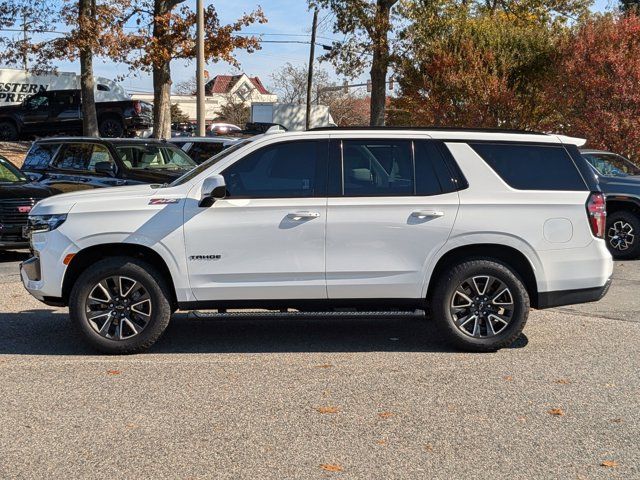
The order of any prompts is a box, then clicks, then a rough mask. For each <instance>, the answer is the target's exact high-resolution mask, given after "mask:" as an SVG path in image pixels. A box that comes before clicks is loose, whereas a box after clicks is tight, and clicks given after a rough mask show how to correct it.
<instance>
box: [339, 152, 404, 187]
mask: <svg viewBox="0 0 640 480" xmlns="http://www.w3.org/2000/svg"><path fill="white" fill-rule="evenodd" d="M342 171H343V185H344V195H345V196H348V197H353V196H355V197H361V196H397V195H413V193H414V169H413V154H412V147H411V142H410V141H405V140H400V141H395V140H394V141H377V140H347V141H344V142H342Z"/></svg>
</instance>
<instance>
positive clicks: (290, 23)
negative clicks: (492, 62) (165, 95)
mask: <svg viewBox="0 0 640 480" xmlns="http://www.w3.org/2000/svg"><path fill="white" fill-rule="evenodd" d="M189 3H191V4H195V0H189ZM210 3H212V2H211V0H209V1H205V4H210ZM214 5H215V6H216V8H217V10H218V13H219V15H220V18H221V21H222V22H224V23H228V22H233V21H234V20H235V19H237V18H238V17H240V16H241V15H242V14H243V13H245V12H249V11H252V10H253V9H255V8H256V6H257V5H261V6H262V9H263V10H264V12H265V15H266V16H267V18H268V20H269V22H268V23H266V24H264V25H254V26H251V27H248V28H246V29H245V31H246V32H247V33H259V34H264V37H263V39H264V40H299V41H305V40H308V35H309V32H310V29H311V19H312V15H311V13H310V12H309V10H308V8H307V1H306V0H262V1H259V0H215V2H214ZM616 5H617V0H596V1H595V3H594V5H593V10H597V11H603V10H606V9H611V8H613V7H615V6H616ZM329 20H330V19H329ZM330 23H331V22H330V21H325V22H321V24H320V29H319V32H318V35H319V38H318V42H319V43H331V40H332V39H339V36H338V35H336V34H334V33H333V32H332V31H331V25H330ZM237 58H238V60H239V61H240V69H241V70H242V71H244V72H246V73H247V74H249V75H253V76H255V75H257V76H259V77H260V78H261V79H262V80H263V82H264V83H265V84H267V85H269V83H270V78H269V77H270V75H271V73H272V72H274V71H275V70H277V69H278V68H279V67H281V66H283V65H284V64H286V63H287V62H291V63H293V64H294V65H302V64H305V63H306V62H307V61H308V58H309V46H308V45H303V44H270V43H264V44H263V46H262V50H260V51H258V52H256V53H254V54H247V53H243V52H238V54H237ZM94 67H95V73H96V75H98V76H103V77H107V78H114V77H117V76H121V75H122V76H125V75H127V78H125V80H124V81H123V82H122V83H123V86H124V87H125V88H126V89H127V90H130V91H151V90H152V83H151V78H150V77H149V76H148V75H141V74H137V75H131V74H129V73H128V68H127V66H126V65H118V64H114V63H112V62H108V63H104V62H102V61H100V60H97V61H96V62H95V65H94ZM322 68H325V69H327V70H329V71H330V72H331V73H332V68H331V66H330V65H329V64H323V67H322ZM59 69H60V70H61V71H79V66H78V65H77V64H73V63H69V62H64V63H62V64H60V66H59ZM207 69H208V70H209V72H210V74H211V76H215V75H217V74H224V73H234V72H236V70H235V69H234V68H233V67H232V66H230V65H228V64H226V63H223V62H221V63H217V64H216V63H214V64H209V65H208V66H207ZM194 73H195V62H192V63H187V62H183V61H179V62H173V64H172V78H173V81H174V83H177V82H180V81H182V80H186V79H189V78H191V77H193V75H194Z"/></svg>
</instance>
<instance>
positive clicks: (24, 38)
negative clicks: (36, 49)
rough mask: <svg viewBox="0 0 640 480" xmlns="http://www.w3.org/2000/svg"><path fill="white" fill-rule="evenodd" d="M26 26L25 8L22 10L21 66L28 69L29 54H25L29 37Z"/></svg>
mask: <svg viewBox="0 0 640 480" xmlns="http://www.w3.org/2000/svg"><path fill="white" fill-rule="evenodd" d="M27 26H28V25H27V12H26V10H22V41H23V51H22V68H24V69H25V70H28V69H29V56H28V54H27V41H28V40H29V38H28V37H27Z"/></svg>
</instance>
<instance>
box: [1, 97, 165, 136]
mask: <svg viewBox="0 0 640 480" xmlns="http://www.w3.org/2000/svg"><path fill="white" fill-rule="evenodd" d="M96 112H97V114H98V128H99V130H100V136H101V137H105V138H116V137H124V136H133V135H134V134H135V133H136V132H139V131H144V130H147V129H149V128H151V126H152V124H153V107H152V105H151V104H150V103H147V102H142V101H140V100H120V101H111V102H97V103H96ZM80 133H82V113H81V97H80V90H50V91H44V92H39V93H36V94H35V95H32V96H30V97H27V98H26V99H25V100H24V101H23V102H22V103H21V104H19V105H7V106H3V107H0V141H13V140H18V139H20V138H23V137H32V136H36V137H45V136H50V135H58V134H68V135H74V134H80Z"/></svg>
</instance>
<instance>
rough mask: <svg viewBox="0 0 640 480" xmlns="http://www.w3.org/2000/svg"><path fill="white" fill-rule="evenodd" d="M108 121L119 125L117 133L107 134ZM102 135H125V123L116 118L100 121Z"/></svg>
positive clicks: (110, 136)
mask: <svg viewBox="0 0 640 480" xmlns="http://www.w3.org/2000/svg"><path fill="white" fill-rule="evenodd" d="M107 123H113V125H114V126H116V125H117V129H116V132H115V135H106V134H105V128H104V125H105V124H107ZM99 130H100V136H101V137H103V138H121V137H122V136H123V135H124V125H122V122H121V121H120V120H118V119H116V118H105V119H104V120H102V121H101V122H100V127H99Z"/></svg>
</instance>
